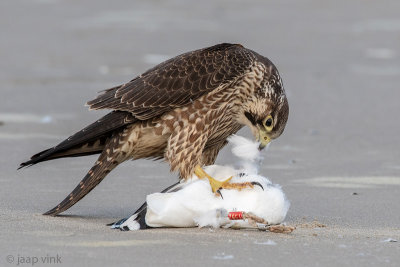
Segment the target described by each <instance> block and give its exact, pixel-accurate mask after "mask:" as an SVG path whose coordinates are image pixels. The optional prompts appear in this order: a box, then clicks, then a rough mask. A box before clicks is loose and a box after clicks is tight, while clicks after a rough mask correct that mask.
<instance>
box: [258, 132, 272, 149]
mask: <svg viewBox="0 0 400 267" xmlns="http://www.w3.org/2000/svg"><path fill="white" fill-rule="evenodd" d="M258 136H259V138H258V141H259V142H260V146H259V147H258V150H260V151H261V150H263V149H264V148H265V147H266V146H267V145H268V144H269V143H270V142H271V138H270V137H269V136H268V135H267V133H265V132H264V131H259V133H258Z"/></svg>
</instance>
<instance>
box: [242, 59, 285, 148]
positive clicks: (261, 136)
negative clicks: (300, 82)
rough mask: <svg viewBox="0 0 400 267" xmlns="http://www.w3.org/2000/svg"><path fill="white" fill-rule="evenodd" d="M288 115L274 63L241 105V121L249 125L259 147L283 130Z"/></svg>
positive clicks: (266, 143)
mask: <svg viewBox="0 0 400 267" xmlns="http://www.w3.org/2000/svg"><path fill="white" fill-rule="evenodd" d="M288 116H289V104H288V100H287V97H286V94H285V91H284V88H283V85H282V80H281V78H280V76H279V73H278V70H277V69H276V68H275V66H274V65H272V63H271V65H270V66H269V68H268V70H266V71H265V72H264V78H263V80H262V82H261V85H260V86H259V87H258V88H256V89H255V90H254V92H253V93H252V94H251V95H250V97H249V99H248V101H246V103H244V105H243V116H241V118H242V119H241V121H242V123H244V124H245V125H247V126H249V127H250V129H251V131H252V133H253V135H254V137H255V138H256V139H257V140H258V141H259V142H260V149H263V148H264V147H265V146H266V145H268V143H269V142H271V140H273V139H275V138H278V137H279V136H280V135H281V134H282V133H283V131H284V129H285V126H286V122H287V120H288Z"/></svg>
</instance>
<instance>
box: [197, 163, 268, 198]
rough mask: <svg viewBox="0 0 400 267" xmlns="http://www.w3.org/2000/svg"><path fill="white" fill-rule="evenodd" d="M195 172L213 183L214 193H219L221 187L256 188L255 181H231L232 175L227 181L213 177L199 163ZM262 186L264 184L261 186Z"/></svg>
mask: <svg viewBox="0 0 400 267" xmlns="http://www.w3.org/2000/svg"><path fill="white" fill-rule="evenodd" d="M194 173H195V174H196V175H197V177H199V178H200V179H205V178H207V179H208V181H209V182H210V185H211V190H212V191H213V193H216V194H220V193H218V190H219V189H236V190H242V189H245V188H254V185H256V184H254V183H252V182H244V183H230V182H229V181H230V180H231V179H232V177H230V178H228V179H226V180H225V181H218V180H216V179H214V178H213V177H211V176H210V175H209V174H208V173H206V172H205V171H204V170H203V169H202V168H201V167H200V166H199V165H197V166H196V168H195V169H194ZM261 188H262V186H261Z"/></svg>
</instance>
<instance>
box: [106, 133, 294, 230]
mask: <svg viewBox="0 0 400 267" xmlns="http://www.w3.org/2000/svg"><path fill="white" fill-rule="evenodd" d="M229 142H230V143H231V144H233V148H232V153H233V154H234V155H235V156H236V157H238V158H239V162H238V163H239V164H238V165H239V166H238V167H236V168H235V167H232V166H220V165H211V166H207V167H205V171H206V172H207V173H208V174H209V175H210V176H212V177H218V178H219V179H221V180H225V179H227V178H229V177H232V180H231V181H232V182H233V183H243V184H246V185H247V186H246V187H244V188H243V189H241V190H237V189H221V190H219V191H218V194H214V193H212V191H211V190H210V183H209V182H208V181H207V180H205V179H198V178H197V177H196V176H195V175H194V176H193V177H192V178H191V179H189V180H187V181H185V182H181V183H177V184H174V185H172V186H170V187H168V188H166V189H165V190H164V191H162V192H161V193H154V194H150V195H148V196H147V198H146V203H144V204H143V205H142V206H141V207H140V208H139V209H138V210H137V211H136V212H135V213H134V214H133V215H132V216H130V217H129V218H126V219H122V220H120V221H118V222H116V223H113V224H112V225H111V228H114V229H121V230H139V229H145V228H149V227H196V226H198V227H205V226H212V227H216V228H217V227H234V228H254V227H257V224H256V223H257V222H258V223H260V222H262V224H263V225H271V224H279V223H281V222H283V220H284V219H285V216H286V213H287V211H288V209H289V201H288V200H287V199H286V197H285V194H284V193H283V191H282V190H281V187H280V186H279V185H276V184H272V183H271V181H269V180H268V179H267V178H266V177H264V176H261V175H260V174H258V170H259V166H260V162H261V160H262V156H261V151H260V150H259V149H258V148H259V143H256V142H253V141H250V140H248V139H246V138H244V137H241V136H236V135H234V136H232V137H230V138H229ZM249 184H250V185H251V186H250V187H248V185H249ZM243 214H244V215H245V216H244V218H243ZM249 216H250V217H251V218H250V217H249ZM254 218H257V219H256V220H254ZM255 222H256V223H255Z"/></svg>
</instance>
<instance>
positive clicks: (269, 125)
mask: <svg viewBox="0 0 400 267" xmlns="http://www.w3.org/2000/svg"><path fill="white" fill-rule="evenodd" d="M273 124H274V120H273V119H272V116H271V115H268V116H267V118H265V120H264V127H265V129H266V130H267V131H268V132H270V131H271V130H272V128H273Z"/></svg>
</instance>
